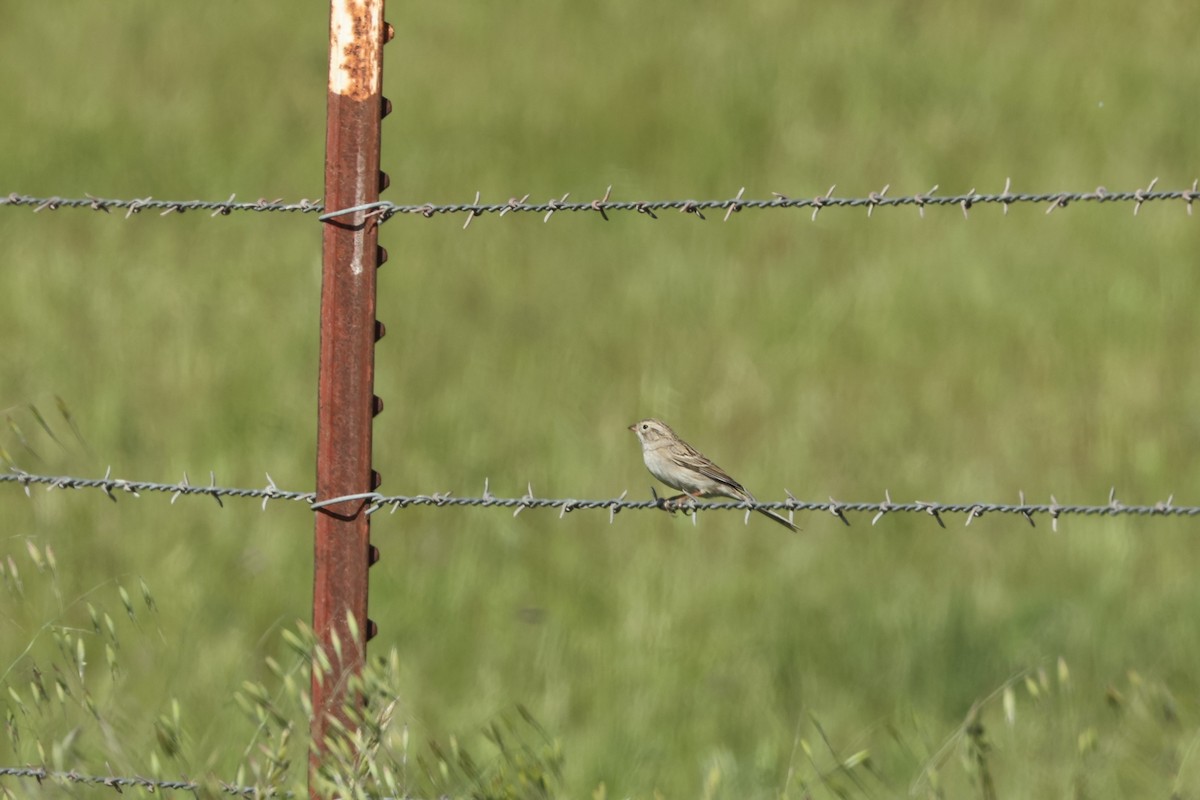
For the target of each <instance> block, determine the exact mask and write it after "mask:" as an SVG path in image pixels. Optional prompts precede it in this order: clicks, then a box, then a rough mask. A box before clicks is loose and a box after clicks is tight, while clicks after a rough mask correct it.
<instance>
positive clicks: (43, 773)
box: [0, 767, 294, 798]
mask: <svg viewBox="0 0 1200 800" xmlns="http://www.w3.org/2000/svg"><path fill="white" fill-rule="evenodd" d="M0 778H32V779H33V780H35V781H37V782H38V783H43V782H45V781H59V782H63V783H77V784H87V785H91V786H104V787H106V788H109V789H114V790H115V791H116V792H117V793H118V794H120V793H121V790H122V789H128V788H131V787H136V788H139V789H145V790H146V791H148V792H150V793H154V792H156V791H178V792H192V793H197V792H200V791H203V790H204V789H205V788H206V787H207V785H206V784H202V783H198V782H195V781H186V780H184V781H164V780H155V779H153V778H143V777H141V776H137V775H133V776H117V775H110V776H104V775H81V774H80V773H78V772H75V771H74V770H72V771H70V772H56V771H52V770H48V769H46V768H44V767H0ZM215 785H216V786H218V787H220V791H221V792H222V793H224V794H227V795H232V796H234V797H284V798H287V797H293V796H294V795H293V794H292V792H278V791H276V790H274V789H270V788H267V789H264V788H262V787H254V786H237V785H235V784H232V783H226V782H225V781H217V782H216V784H215Z"/></svg>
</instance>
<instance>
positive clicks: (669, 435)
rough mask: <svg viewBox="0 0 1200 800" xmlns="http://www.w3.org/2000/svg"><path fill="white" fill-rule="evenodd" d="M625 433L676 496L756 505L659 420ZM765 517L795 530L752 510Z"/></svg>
mask: <svg viewBox="0 0 1200 800" xmlns="http://www.w3.org/2000/svg"><path fill="white" fill-rule="evenodd" d="M629 430H631V431H633V432H634V433H636V434H637V437H638V441H640V442H641V443H642V460H644V461H645V462H646V469H648V470H650V474H651V475H653V476H654V477H656V478H658V479H659V480H660V481H662V482H663V483H665V484H666V485H667V486H670V487H671V488H672V489H678V490H679V491H681V492H683V494H682V495H680V496H679V497H674V498H671V499H672V500H680V499H682V498H683V497H685V496H687V497H692V498H696V497H731V498H733V499H734V500H743V501H745V502H748V503H754V502H757V501H756V500H755V499H754V495H752V494H750V493H749V492H748V491H746V488H745V487H744V486H742V485H741V484H740V483H738V482H737V481H735V480H734V479H733V478H731V477H730V476H729V473H727V472H725V470H723V469H721V468H720V467H718V466H717V465H716V464H714V463H713V462H711V461H709V460H708V459H707V458H705V457H704V456H703V455H702V454H701V453H700V451H698V450H696V448H694V447H692V446H691V445H690V444H688V443H687V442H685V441H684V440H683V439H680V438H679V436H677V435H676V433H675V431H673V430H671V428H670V426H669V425H667V423H665V422H663V421H662V420H657V419H644V420H642V421H641V422H639V423H637V424H635V425H630V426H629ZM754 510H755V511H757V512H758V513H760V514H762V515H763V516H765V517H770V518H771V519H772V520H774V521H775V522H778V523H779V524H780V525H783V526H784V527H786V528H788V529H789V530H792V531H798V530H799V528H797V527H796V526H795V525H793V524H792V523H790V522H788V521H787V520H786V519H784V518H783V517H781V516H779V515H778V514H776V513H775V512H773V511H768V510H767V509H765V508H756V509H754Z"/></svg>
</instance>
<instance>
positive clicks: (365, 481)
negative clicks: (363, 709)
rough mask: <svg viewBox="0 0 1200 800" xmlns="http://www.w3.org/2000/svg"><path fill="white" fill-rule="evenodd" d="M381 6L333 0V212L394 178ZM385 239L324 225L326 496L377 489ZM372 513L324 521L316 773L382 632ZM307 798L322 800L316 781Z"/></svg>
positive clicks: (316, 572) (371, 196) (361, 217)
mask: <svg viewBox="0 0 1200 800" xmlns="http://www.w3.org/2000/svg"><path fill="white" fill-rule="evenodd" d="M383 6H384V2H383V0H331V2H330V13H329V92H328V117H327V127H326V140H325V198H324V199H325V208H326V209H327V210H331V211H332V210H338V209H343V208H350V207H353V206H358V205H362V204H364V203H372V202H375V201H377V200H378V199H379V192H380V189H381V188H383V186H384V185H385V184H386V181H387V178H386V176H385V175H383V174H382V173H381V172H380V171H379V139H380V121H381V119H382V117H383V114H384V113H385V105H386V101H385V100H384V99H383V95H382V80H383V45H384V43H385V41H386V40H387V39H389V38H390V36H391V29H390V28H389V27H388V26H387V25H386V23H385V22H384V21H383ZM378 233H379V231H378V220H377V217H375V216H374V215H372V214H371V213H369V212H361V211H360V212H355V213H352V214H346V215H342V216H338V217H334V218H332V219H329V220H327V221H326V222H325V227H324V260H323V268H322V280H321V353H320V377H319V388H318V410H317V499H318V500H328V499H330V498H335V497H342V496H346V495H353V494H360V493H363V492H370V491H374V490H375V489H377V488H378V485H379V477H378V475H377V474H376V473H375V472H374V471H373V470H372V469H371V425H372V419H373V417H374V416H375V415H376V414H377V413H379V411H380V410H381V408H382V404H381V402H380V401H379V399H378V398H377V397H375V394H374V385H375V341H376V340H377V339H378V338H379V337H380V336H382V330H383V328H382V326H381V325H379V324H378V323H377V322H376V319H375V271H376V269H377V268H378V266H379V265H380V264H381V263H382V262H383V259H384V258H385V257H386V254H385V253H384V251H383V250H382V249H380V248H379V247H378ZM367 506H368V502H367V501H366V500H362V499H359V500H347V501H344V502H341V503H337V504H333V505H330V506H325V507H323V508H321V509H320V510H319V511H318V512H317V515H316V531H315V543H314V565H313V630H314V631H315V633H316V637H317V641H316V644H317V646H318V647H321V648H323V649H324V652H325V653H326V654H327V655H328V657H329V658H330V660H331V661H332V664H333V671H332V673H325V674H323V675H318V674H317V672H316V670H314V673H313V682H312V700H313V718H312V723H311V730H310V733H311V736H312V742H313V744H314V748H313V750H312V756H311V759H310V768H315V767H316V765H317V764H318V763H319V761H320V758H321V755H322V752H323V751H324V748H325V742H326V735H327V732H328V730H329V723H330V721H331V719H333V718H337V719H338V720H340V721H342V722H345V721H346V718H345V715H344V713H343V709H344V704H345V702H346V700H347V698H346V686H347V678H348V677H349V676H350V675H352V674H354V673H356V672H358V671H360V670H361V668H362V664H363V659H364V656H365V651H366V642H367V640H368V639H370V638H371V637H372V636H373V635H374V632H375V631H374V627H375V626H374V623H373V622H371V621H370V620H369V619H368V618H367V570H368V568H369V567H370V565H371V563H372V562H373V561H374V560H375V558H376V557H377V555H376V552H375V550H374V548H373V547H372V546H371V541H370V536H371V530H370V518H369V517H368V516H367V514H366V509H367ZM350 618H352V619H353V621H354V622H353V625H352V624H351V623H350V622H349V619H350ZM355 628H357V631H355ZM335 639H336V640H337V641H338V642H339V644H340V648H338V649H340V652H341V656H340V658H339V657H338V656H337V655H335V647H334V645H333V642H334V640H335ZM310 793H311V794H313V796H314V797H315V796H316V793H315V789H314V788H313V784H312V781H311V778H310Z"/></svg>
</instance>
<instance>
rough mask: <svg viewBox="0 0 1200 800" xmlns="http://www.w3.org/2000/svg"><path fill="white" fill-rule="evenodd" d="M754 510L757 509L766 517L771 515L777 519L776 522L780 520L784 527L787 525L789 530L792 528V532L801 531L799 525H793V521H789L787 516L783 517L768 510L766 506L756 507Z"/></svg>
mask: <svg viewBox="0 0 1200 800" xmlns="http://www.w3.org/2000/svg"><path fill="white" fill-rule="evenodd" d="M754 510H755V511H757V512H758V513H760V514H762V515H763V516H764V517H770V518H771V519H773V520H775V521H776V522H778V523H779V524H780V525H782V526H783V527H785V528H787V529H788V530H790V531H791V532H792V533H799V532H800V529H799V528H797V527H796V526H795V525H793V524H792V523H790V522H788V521H787V520H786V519H785V518H783V517H781V516H779V515H778V514H776V513H775V512H774V511H768V510H767V509H765V508H756V509H754Z"/></svg>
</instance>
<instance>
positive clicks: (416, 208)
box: [0, 178, 1200, 228]
mask: <svg viewBox="0 0 1200 800" xmlns="http://www.w3.org/2000/svg"><path fill="white" fill-rule="evenodd" d="M1157 184H1158V178H1155V179H1154V180H1152V181H1150V183H1149V184H1148V185H1147V186H1146V187H1145V188H1139V189H1132V190H1126V191H1116V192H1110V191H1108V190H1107V189H1105V188H1104V187H1103V186H1100V187H1097V188H1096V189H1094V190H1093V191H1059V192H1038V193H1029V192H1012V191H1010V190H1011V181H1008V182H1006V183H1005V185H1004V190H1003V191H1001V192H999V193H979V192H976V191H975V189H971V190H970V191H968V192H965V193H962V194H955V195H938V194H936V191H937V189H938V187H937V186H934V187H932V188H931V189H930V190H929V191H927V192H924V193H919V194H912V195H905V196H893V197H889V196H888V195H887V192H888V190H889V189H890V188H891V187H890V185H889V186H884V187H883V189H881V190H880V191H878V192H870V193H869V194H867V195H866V196H864V197H837V196H834V194H833V190H834V188H836V187H835V186H832V187H830V188H829V191H827V192H826V193H825V194H823V195H817V196H815V197H792V196H788V195H785V194H780V193H778V192H773V193H772V195H773V197H771V198H769V199H761V198H760V199H755V198H746V197H744V194H745V187H743V188H742V189H741V190H740V191H738V193H737V194H736V195H735V196H733V197H730V198H726V199H703V200H700V199H667V200H613V199H611V198H612V188H613V187H612V186H609V187H608V189H607V190H606V191H605V193H604V195H603V196H602V197H599V198H597V199H595V200H583V201H569V199H568V198H569V197H570V192H568V193H566V194H564V195H562V197H559V198H551V199H549V200H547V201H546V202H544V203H539V202H533V203H530V202H528V200H529V195H525V196H524V197H521V198H516V197H511V198H509V199H508V200H507V201H506V202H502V203H482V202H480V193H478V192H476V194H475V200H474V202H471V203H392V202H388V201H380V202H377V203H369V204H366V205H360V206H353V207H351V208H343V209H336V210H333V211H329V212H326V211H325V206H324V204H323V203H322V202H321V201H320V200H308V199H303V200H300V201H298V202H294V203H284V202H282V201H281V200H280V199H276V200H264V199H259V200H257V201H255V202H252V203H247V202H241V203H239V202H236V196H234V195H231V196H230V197H229V199H228V200H223V201H211V200H156V199H154V198H153V197H143V198H126V199H120V198H102V197H93V196H91V195H88V196H87V197H83V198H66V197H57V196H51V197H33V196H29V195H22V194H17V193H15V192H14V193H12V194H9V195H7V196H4V197H0V206H11V207H32V208H33V210H34V211H35V212H40V211H47V210H50V211H54V210H58V209H63V208H85V209H92V210H94V211H104V212H109V211H112V210H124V211H125V212H126V213H125V217H126V218H129V217H131V216H133V215H134V214H138V213H140V212H142V211H145V210H155V211H159V212H160V214H161V215H163V216H166V215H168V214H172V213H183V212H185V211H192V210H199V211H209V212H211V215H212V216H214V217H215V216H228V215H230V214H232V213H234V212H241V211H252V212H288V213H303V214H311V213H318V214H320V217H319V218H320V219H321V220H322V221H330V220H333V219H336V218H338V217H342V216H345V215H348V214H356V213H366V214H368V215H370V216H373V217H375V218H377V219H378V220H379V221H386V220H388V219H391V218H392V217H395V216H400V215H419V216H422V217H426V218H431V217H435V216H440V215H455V214H466V215H467V219H466V222H465V223H464V224H463V227H464V228H466V227H467V226H468V225H470V224H471V220H473V219H474V218H475V217H478V216H482V215H484V214H492V215H497V216H501V217H502V216H504V215H505V214H509V213H517V214H520V213H528V214H541V215H543V221H546V222H548V221H549V220H550V218H551V217H552V216H553V215H554V214H556V213H558V212H560V211H563V212H574V213H578V212H583V213H597V214H599V215H600V216H601V217H603V218H604V219H605V220H607V219H608V214H609V212H635V213H638V214H645V215H647V216H649V217H651V218H653V219H658V216H657V213H656V212H662V211H678V212H681V213H685V214H693V215H695V216H697V217H699V218H700V219H706V217H705V212H707V211H720V210H724V212H725V215H724V219H725V220H726V221H728V220H729V218H730V216H731V215H732V214H734V213H738V212H741V211H746V210H754V211H761V210H766V209H812V218H813V219H814V220H815V219H816V218H817V215H818V214H819V213H820V212H821V210H823V209H826V208H865V209H866V211H867V215H868V216H870V215H871V214H872V213H873V212H874V211H875V209H876V208H888V207H900V206H912V207H915V208H916V209H917V211H918V212H919V213H920V215H921V216H922V217H923V216H924V215H925V209H926V208H927V207H931V206H932V207H948V206H957V207H958V208H960V209H961V210H962V213H963V215H964V216H968V215H969V212H970V210H971V209H972V208H973V207H975V206H978V205H1000V206H1002V207H1003V208H1004V212H1005V213H1006V214H1007V213H1008V208H1009V206H1012V205H1020V204H1035V205H1045V206H1046V213H1050V212H1052V211H1054V210H1056V209H1060V208H1065V207H1067V206H1068V205H1071V204H1072V203H1101V204H1103V203H1109V204H1132V205H1133V213H1134V214H1137V213H1138V212H1139V211H1140V210H1141V207H1142V204H1143V203H1149V202H1165V201H1175V202H1182V203H1184V204H1185V207H1186V210H1187V213H1188V214H1189V215H1190V214H1191V213H1192V204H1193V202H1194V201H1196V200H1200V180H1194V181H1193V182H1192V185H1191V188H1189V189H1176V190H1170V191H1159V190H1156V189H1155V186H1156V185H1157Z"/></svg>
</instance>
